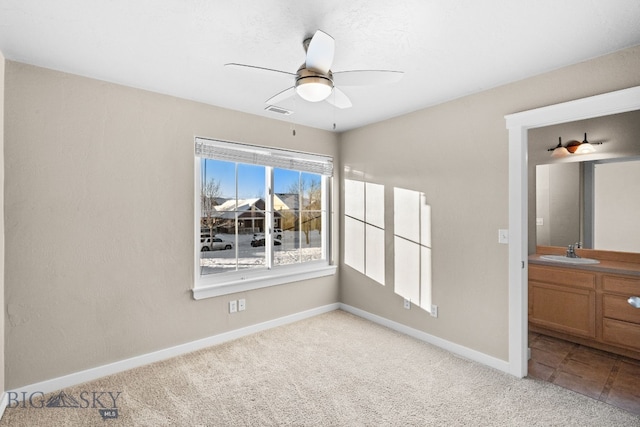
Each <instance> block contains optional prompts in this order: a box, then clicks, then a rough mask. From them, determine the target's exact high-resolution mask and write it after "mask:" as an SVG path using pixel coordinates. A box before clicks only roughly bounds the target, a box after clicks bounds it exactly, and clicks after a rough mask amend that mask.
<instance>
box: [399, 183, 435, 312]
mask: <svg viewBox="0 0 640 427" xmlns="http://www.w3.org/2000/svg"><path fill="white" fill-rule="evenodd" d="M393 195H394V198H393V206H394V214H393V224H394V232H393V234H394V240H393V244H394V251H395V264H394V265H395V268H394V270H395V279H394V292H395V293H396V294H398V295H400V296H401V297H403V298H405V299H408V300H409V301H411V302H412V303H413V304H415V305H417V306H418V307H420V308H422V309H424V310H426V311H428V312H431V207H430V206H429V205H428V204H427V202H426V197H425V195H424V194H423V193H419V192H417V191H413V190H406V189H403V188H394V191H393Z"/></svg>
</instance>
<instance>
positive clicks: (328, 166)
mask: <svg viewBox="0 0 640 427" xmlns="http://www.w3.org/2000/svg"><path fill="white" fill-rule="evenodd" d="M195 151H196V175H197V176H196V194H197V196H196V242H197V245H196V253H197V256H196V284H195V287H194V295H204V296H215V295H220V294H223V293H230V292H232V291H238V290H240V289H251V288H254V287H262V286H266V285H271V284H278V283H285V282H287V281H293V280H300V278H299V277H300V276H299V275H298V276H296V274H297V273H300V272H304V273H305V274H306V273H308V272H309V271H311V270H320V271H323V272H324V273H326V271H324V270H323V267H326V266H329V260H330V254H329V247H330V246H329V232H328V231H329V214H328V206H329V202H328V201H329V192H330V191H329V189H330V179H331V174H332V160H331V159H330V158H329V157H326V156H319V155H314V154H307V153H298V152H293V151H287V150H279V149H273V148H265V147H257V146H251V145H246V144H237V143H230V142H224V141H215V140H209V139H204V138H196V148H195ZM333 271H335V268H334V269H333ZM278 277H280V278H282V280H280V279H278V280H274V278H278ZM305 277H309V274H306V276H305ZM214 288H218V289H214ZM222 288H224V289H222ZM202 289H206V292H199V293H196V291H199V290H202ZM204 296H203V297H204Z"/></svg>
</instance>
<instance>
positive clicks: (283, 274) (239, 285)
mask: <svg viewBox="0 0 640 427" xmlns="http://www.w3.org/2000/svg"><path fill="white" fill-rule="evenodd" d="M336 269H337V266H335V265H326V264H323V265H321V266H304V267H297V268H286V269H285V268H283V269H282V270H278V271H273V270H265V271H264V272H262V273H260V274H257V275H254V276H250V277H238V276H236V277H237V278H234V279H232V280H227V281H225V282H223V283H215V284H210V283H207V282H210V281H209V280H207V281H206V282H205V283H203V284H200V285H198V284H196V286H195V287H194V288H193V289H192V291H193V298H194V299H196V300H200V299H205V298H213V297H218V296H222V295H228V294H234V293H237V292H246V291H250V290H253V289H260V288H266V287H269V286H277V285H284V284H286V283H291V282H298V281H301V280H308V279H315V278H318V277H325V276H332V275H334V274H335V273H336ZM203 282H204V281H203Z"/></svg>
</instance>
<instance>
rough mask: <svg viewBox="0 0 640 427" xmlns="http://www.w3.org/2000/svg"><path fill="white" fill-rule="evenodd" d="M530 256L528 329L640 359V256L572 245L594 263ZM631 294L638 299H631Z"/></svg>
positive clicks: (554, 251) (555, 251)
mask: <svg viewBox="0 0 640 427" xmlns="http://www.w3.org/2000/svg"><path fill="white" fill-rule="evenodd" d="M565 251H566V248H561V247H551V246H538V247H537V253H536V254H535V255H531V256H530V257H529V292H528V294H529V330H530V331H532V332H538V333H541V334H546V335H550V336H554V337H557V338H561V339H565V340H567V341H572V342H576V343H579V344H582V345H587V346H590V347H594V348H597V349H601V350H606V351H609V352H612V353H616V354H621V355H624V356H627V357H632V358H634V359H638V360H640V308H636V306H635V305H637V302H638V300H640V298H639V297H640V254H635V253H624V252H610V251H598V250H590V249H576V253H577V254H578V255H579V256H580V257H584V258H589V259H594V260H598V261H599V262H598V263H597V264H588V263H582V264H578V263H576V264H573V263H570V260H569V262H558V261H552V260H549V258H550V257H546V258H547V259H544V258H543V256H544V255H564V254H565ZM634 297H636V298H638V299H634Z"/></svg>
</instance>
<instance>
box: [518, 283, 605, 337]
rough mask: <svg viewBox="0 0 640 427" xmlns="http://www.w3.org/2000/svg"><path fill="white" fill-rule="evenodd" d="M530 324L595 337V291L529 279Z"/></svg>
mask: <svg viewBox="0 0 640 427" xmlns="http://www.w3.org/2000/svg"><path fill="white" fill-rule="evenodd" d="M529 288H530V298H531V300H530V301H529V303H530V315H529V321H530V322H531V323H533V324H536V325H539V326H542V327H545V328H549V329H553V330H556V331H559V332H565V333H570V334H574V335H578V336H582V337H588V338H595V336H596V293H595V291H592V290H588V289H580V288H574V287H571V286H562V285H553V284H549V283H541V282H535V281H530V282H529Z"/></svg>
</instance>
